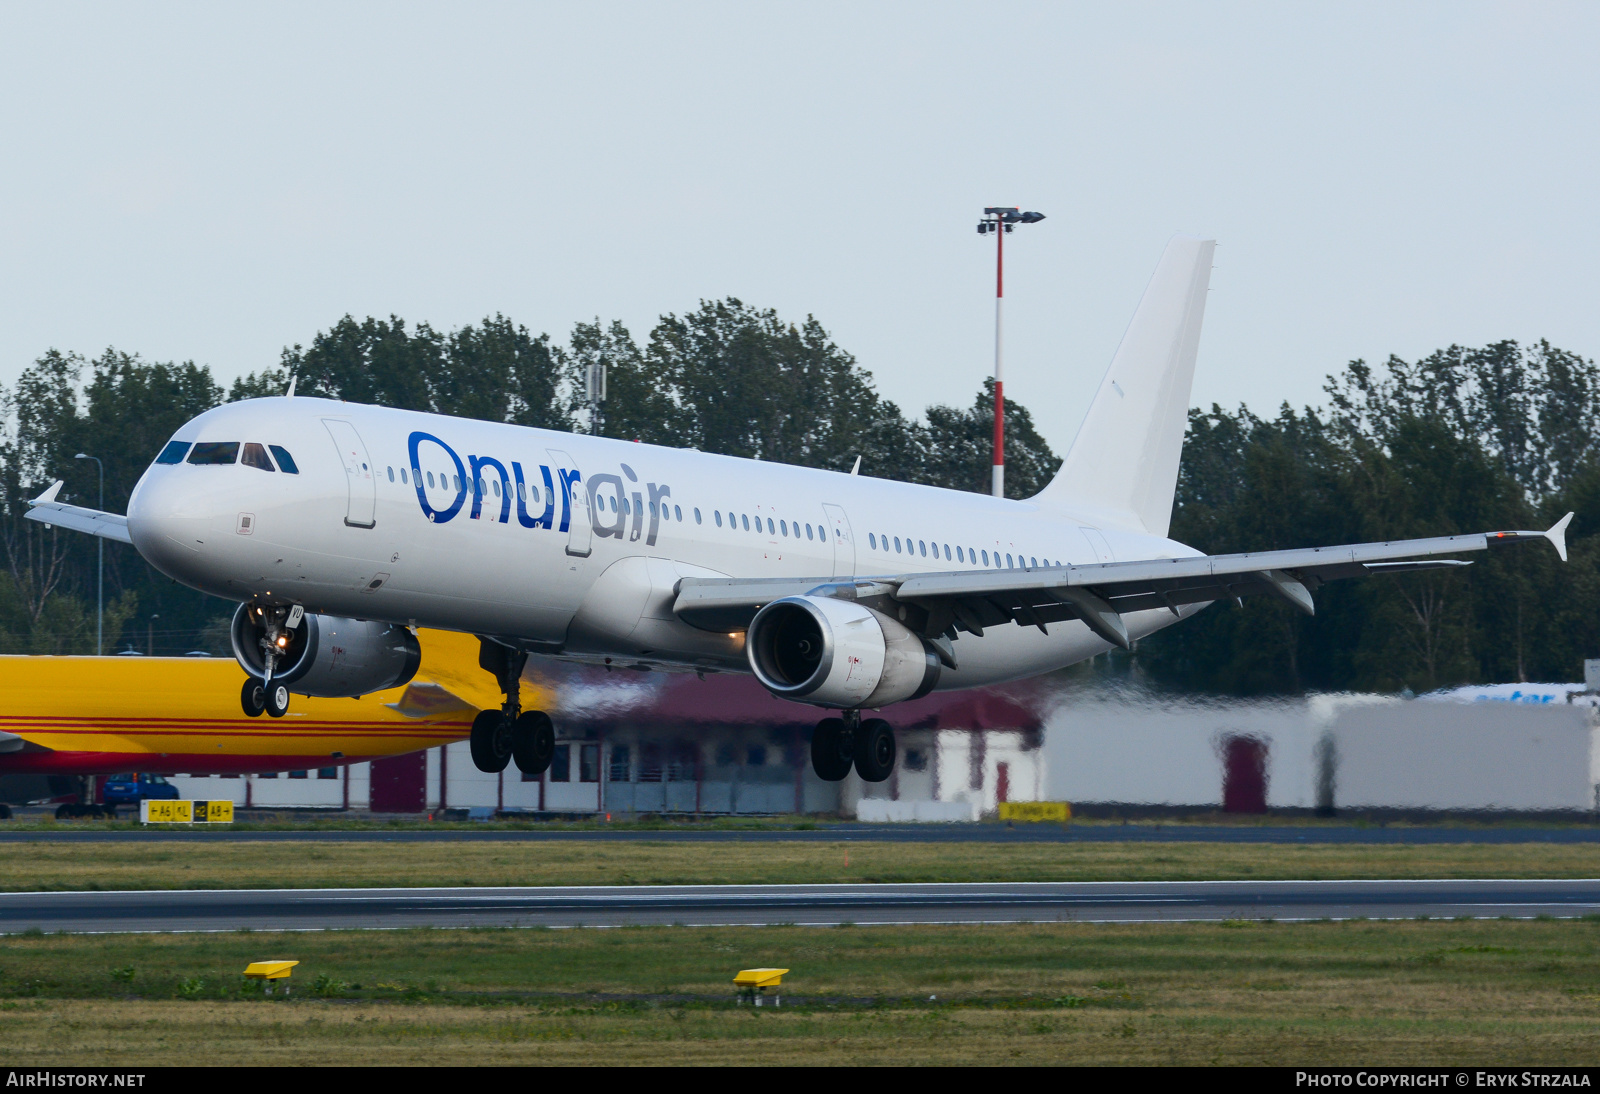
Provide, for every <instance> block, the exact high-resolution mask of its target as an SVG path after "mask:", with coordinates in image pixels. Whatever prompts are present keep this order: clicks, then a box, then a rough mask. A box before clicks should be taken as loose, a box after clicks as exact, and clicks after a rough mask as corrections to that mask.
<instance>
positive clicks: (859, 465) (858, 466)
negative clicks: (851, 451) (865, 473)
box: [850, 456, 861, 475]
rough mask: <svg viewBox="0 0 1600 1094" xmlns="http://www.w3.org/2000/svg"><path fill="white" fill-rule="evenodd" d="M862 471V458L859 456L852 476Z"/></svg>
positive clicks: (851, 469) (851, 470) (852, 470)
mask: <svg viewBox="0 0 1600 1094" xmlns="http://www.w3.org/2000/svg"><path fill="white" fill-rule="evenodd" d="M860 470H861V457H860V456H857V457H856V462H855V466H854V467H852V468H850V474H852V475H854V474H855V473H856V472H857V471H860Z"/></svg>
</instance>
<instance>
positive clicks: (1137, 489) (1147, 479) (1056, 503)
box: [1033, 236, 1217, 536]
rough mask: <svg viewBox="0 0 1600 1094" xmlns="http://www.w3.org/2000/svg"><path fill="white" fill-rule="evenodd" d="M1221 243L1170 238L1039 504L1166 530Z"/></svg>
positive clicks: (1115, 524) (1131, 526) (1156, 530)
mask: <svg viewBox="0 0 1600 1094" xmlns="http://www.w3.org/2000/svg"><path fill="white" fill-rule="evenodd" d="M1216 245H1217V244H1216V241H1215V240H1211V239H1198V238H1196V237H1194V236H1174V237H1173V238H1172V240H1171V242H1169V243H1168V244H1167V249H1166V252H1165V253H1164V254H1162V256H1161V263H1160V265H1158V266H1157V267H1156V272H1155V276H1153V277H1152V278H1151V279H1150V284H1149V286H1148V287H1146V289H1145V291H1144V298H1143V299H1142V300H1140V301H1139V309H1138V310H1137V311H1135V312H1134V313H1133V322H1131V323H1129V324H1128V330H1127V332H1126V333H1125V334H1123V336H1122V344H1121V345H1119V346H1118V347H1117V353H1116V356H1114V357H1113V358H1112V359H1111V367H1110V368H1108V369H1106V374H1105V377H1104V379H1102V380H1101V381H1100V389H1099V391H1097V392H1096V393H1095V397H1094V401H1093V402H1092V403H1090V404H1089V413H1088V414H1087V415H1086V416H1085V417H1084V420H1083V425H1082V426H1081V427H1079V429H1078V436H1077V437H1076V439H1074V440H1073V442H1072V448H1071V449H1070V450H1069V451H1068V452H1067V458H1066V460H1065V461H1063V462H1062V464H1061V470H1059V471H1058V472H1056V477H1055V478H1054V479H1052V480H1050V484H1049V485H1048V486H1046V487H1045V488H1044V489H1043V490H1041V491H1040V492H1039V493H1038V494H1037V495H1036V496H1035V497H1034V499H1033V500H1034V501H1035V502H1037V503H1038V504H1040V505H1043V506H1047V507H1050V508H1071V509H1073V510H1077V511H1081V512H1082V513H1083V515H1084V516H1085V517H1090V516H1097V517H1098V518H1099V519H1103V520H1104V521H1105V522H1106V523H1107V524H1109V525H1111V526H1113V527H1125V528H1129V529H1132V530H1135V531H1143V532H1149V533H1150V534H1152V535H1158V536H1164V535H1166V534H1167V526H1168V525H1169V524H1170V523H1171V521H1172V496H1173V494H1174V492H1175V491H1176V490H1177V486H1178V458H1179V456H1181V455H1182V453H1183V434H1184V430H1185V429H1186V428H1187V426H1188V420H1189V390H1190V387H1191V386H1192V385H1193V382H1194V359H1195V353H1196V352H1197V351H1198V350H1199V346H1200V320H1201V317H1202V316H1203V315H1204V314H1205V307H1206V288H1207V286H1208V285H1209V283H1210V281H1211V256H1212V253H1213V252H1214V251H1215V250H1216Z"/></svg>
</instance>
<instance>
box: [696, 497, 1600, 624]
mask: <svg viewBox="0 0 1600 1094" xmlns="http://www.w3.org/2000/svg"><path fill="white" fill-rule="evenodd" d="M1570 519H1571V517H1570V514H1569V515H1568V516H1567V517H1565V518H1563V519H1562V520H1561V521H1560V522H1559V523H1558V524H1557V525H1556V526H1555V527H1554V528H1552V529H1551V530H1550V531H1548V532H1528V531H1516V532H1477V533H1473V534H1470V535H1460V536H1435V537H1431V538H1428V539H1410V540H1394V541H1389V542H1383V543H1355V544H1345V545H1343V546H1337V547H1303V548H1295V549H1291V550H1287V551H1257V552H1245V553H1241V554H1233V555H1193V556H1189V557H1185V558H1157V559H1141V560H1138V561H1132V562H1102V563H1095V564H1092V565H1087V566H1050V567H1038V568H1033V569H1020V570H977V571H952V572H945V573H933V574H904V575H890V576H882V577H873V578H863V579H860V580H857V581H844V582H841V581H838V580H837V579H830V578H753V579H748V578H684V579H683V580H681V581H680V582H679V583H678V595H677V600H676V601H675V603H674V605H673V611H674V612H675V613H676V614H677V615H678V617H679V618H681V619H683V620H684V621H685V622H687V623H689V624H691V625H693V626H696V627H700V628H702V629H704V630H714V631H717V630H726V631H739V630H743V629H745V628H746V627H747V626H749V623H750V620H751V619H752V618H754V616H755V614H756V612H757V611H759V610H760V609H761V608H762V607H764V606H765V605H767V604H769V603H771V602H772V601H774V600H777V599H779V598H781V597H785V596H801V595H806V594H811V595H816V596H839V597H843V598H846V599H851V600H863V601H868V602H871V601H874V600H880V599H886V600H892V601H894V602H897V603H900V604H904V605H911V606H914V607H915V608H916V609H917V611H916V612H915V613H914V615H915V618H914V619H907V623H908V625H911V626H913V627H914V628H915V629H920V631H921V632H922V634H923V635H924V636H926V637H929V638H932V637H935V636H938V635H943V636H945V637H946V638H954V637H955V636H956V633H957V632H958V631H967V632H968V633H970V634H982V633H983V628H985V627H994V626H999V625H1000V624H1002V623H1016V624H1018V625H1020V626H1028V627H1039V628H1040V629H1045V628H1047V627H1048V625H1049V624H1051V623H1056V622H1061V621H1063V620H1068V619H1082V620H1084V621H1085V623H1088V624H1090V626H1091V629H1093V630H1095V632H1096V633H1098V634H1101V636H1102V637H1106V638H1107V640H1108V641H1116V642H1117V644H1119V645H1120V644H1121V641H1119V635H1120V634H1121V633H1122V632H1121V631H1120V630H1119V628H1120V623H1121V620H1120V617H1121V616H1123V615H1126V614H1128V613H1129V612H1138V611H1150V610H1155V609H1161V608H1166V609H1168V610H1170V611H1172V612H1174V613H1176V612H1177V611H1178V609H1179V608H1181V607H1184V606H1185V605H1190V604H1206V603H1210V602H1211V601H1214V600H1229V599H1233V598H1235V597H1245V596H1259V595H1270V596H1276V597H1278V598H1279V599H1281V600H1285V601H1286V602H1288V603H1290V604H1292V605H1294V606H1295V607H1297V608H1299V609H1300V610H1301V611H1305V612H1311V611H1313V610H1314V604H1313V603H1312V600H1311V590H1312V589H1314V588H1316V587H1317V586H1319V585H1322V584H1323V583H1325V582H1328V581H1337V580H1341V579H1344V578H1351V577H1365V576H1368V575H1371V574H1377V573H1405V572H1410V571H1415V570H1428V569H1439V568H1445V567H1454V566H1467V565H1471V564H1470V563H1469V562H1466V561H1464V560H1461V559H1453V558H1443V557H1440V556H1443V555H1448V554H1466V553H1470V552H1474V551H1483V550H1487V549H1488V548H1489V547H1491V546H1496V545H1499V544H1503V543H1512V542H1517V541H1520V540H1528V539H1546V540H1548V541H1550V543H1551V544H1552V545H1554V546H1555V547H1556V548H1557V550H1558V551H1559V550H1560V549H1561V548H1562V547H1563V546H1565V544H1564V543H1563V542H1561V538H1562V537H1561V533H1563V532H1564V531H1565V529H1566V524H1567V521H1568V520H1570Z"/></svg>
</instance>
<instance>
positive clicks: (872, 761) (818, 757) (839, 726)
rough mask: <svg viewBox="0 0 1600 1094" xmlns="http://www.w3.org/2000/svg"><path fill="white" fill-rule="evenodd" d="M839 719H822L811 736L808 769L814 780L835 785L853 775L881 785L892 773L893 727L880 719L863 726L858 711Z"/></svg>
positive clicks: (868, 721)
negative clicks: (809, 764)
mask: <svg viewBox="0 0 1600 1094" xmlns="http://www.w3.org/2000/svg"><path fill="white" fill-rule="evenodd" d="M843 715H844V716H843V717H842V718H824V719H823V720H822V721H820V722H818V723H817V728H816V730H815V732H813V733H812V734H811V768H812V770H813V771H815V772H816V773H817V778H819V779H823V780H826V781H827V782H831V783H836V782H838V781H840V780H841V779H843V778H844V777H845V776H846V775H848V774H850V769H851V768H852V767H853V768H855V771H856V774H858V775H860V776H861V778H862V780H863V781H865V782H869V783H881V782H883V781H884V780H885V779H887V778H888V777H889V775H890V774H891V773H892V772H893V771H894V761H895V756H896V748H895V742H894V727H893V726H891V725H890V724H889V723H888V722H886V721H884V720H883V719H882V718H870V719H868V720H867V721H865V722H863V721H862V720H861V712H860V711H859V710H847V711H844V712H843Z"/></svg>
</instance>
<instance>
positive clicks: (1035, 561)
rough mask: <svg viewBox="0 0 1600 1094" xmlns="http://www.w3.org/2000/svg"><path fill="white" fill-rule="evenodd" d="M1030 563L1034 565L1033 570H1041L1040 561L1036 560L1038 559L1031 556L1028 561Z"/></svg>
mask: <svg viewBox="0 0 1600 1094" xmlns="http://www.w3.org/2000/svg"><path fill="white" fill-rule="evenodd" d="M1028 561H1029V562H1031V563H1033V568H1034V569H1036V570H1037V569H1038V568H1039V560H1038V559H1036V558H1033V557H1031V556H1030V557H1029V559H1028Z"/></svg>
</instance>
